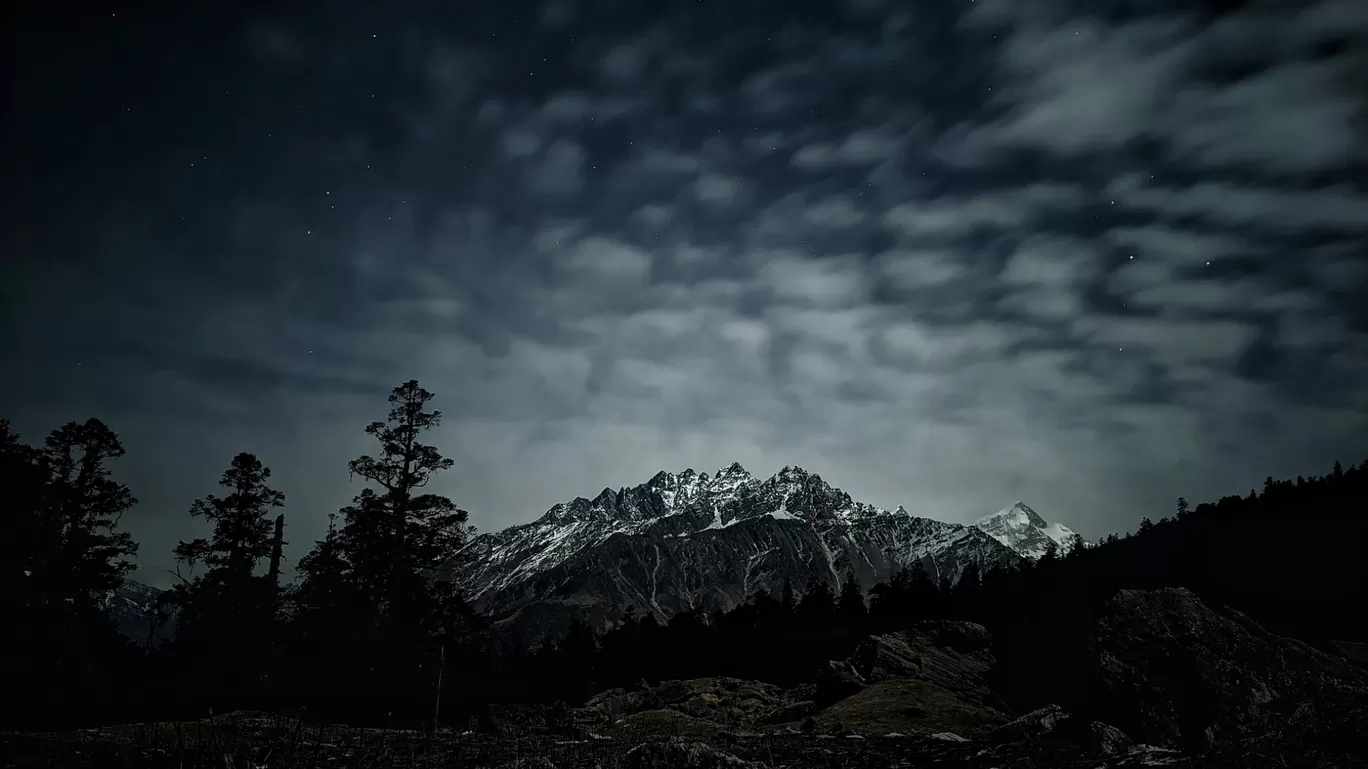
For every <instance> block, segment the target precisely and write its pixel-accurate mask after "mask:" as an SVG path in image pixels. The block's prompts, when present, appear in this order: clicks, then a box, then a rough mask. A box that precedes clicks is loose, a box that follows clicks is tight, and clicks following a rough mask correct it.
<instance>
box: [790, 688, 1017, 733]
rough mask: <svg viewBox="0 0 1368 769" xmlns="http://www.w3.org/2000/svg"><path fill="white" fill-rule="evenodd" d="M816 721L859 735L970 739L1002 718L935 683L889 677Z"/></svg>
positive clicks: (843, 702)
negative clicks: (950, 735)
mask: <svg viewBox="0 0 1368 769" xmlns="http://www.w3.org/2000/svg"><path fill="white" fill-rule="evenodd" d="M816 720H817V724H818V725H819V726H821V727H823V728H825V729H831V728H833V727H835V726H836V725H837V724H839V725H840V726H841V727H842V728H844V729H847V730H849V731H852V732H855V733H857V734H864V735H881V734H887V733H889V732H899V733H902V734H907V735H918V734H921V735H924V734H933V733H935V732H954V733H955V734H958V735H960V736H962V737H974V736H977V735H981V734H984V733H986V732H987V731H988V730H990V729H992V728H993V727H994V726H997V725H998V724H1001V723H1003V722H1004V721H1005V720H1006V719H1005V718H1004V717H1003V716H1002V714H1000V713H997V712H996V711H993V710H989V709H986V708H984V707H983V706H981V705H977V704H975V703H972V702H969V701H967V700H965V699H963V698H961V697H959V696H958V695H956V694H955V693H954V692H951V691H949V690H947V689H943V688H941V687H939V686H936V685H935V684H932V683H928V682H926V681H919V680H915V679H909V678H890V679H887V680H884V681H880V682H879V683H877V684H873V685H872V686H869V687H866V688H865V689H864V690H863V691H861V692H859V693H858V694H855V695H854V696H851V697H847V698H846V699H844V700H841V701H840V702H838V703H836V704H835V705H832V706H831V707H829V708H827V709H826V710H823V711H822V712H821V713H819V714H817V719H816Z"/></svg>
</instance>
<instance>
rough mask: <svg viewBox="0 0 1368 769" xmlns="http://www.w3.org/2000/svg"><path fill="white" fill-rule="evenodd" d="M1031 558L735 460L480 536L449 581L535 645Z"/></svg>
mask: <svg viewBox="0 0 1368 769" xmlns="http://www.w3.org/2000/svg"><path fill="white" fill-rule="evenodd" d="M1019 561H1020V556H1018V555H1017V554H1016V553H1015V552H1014V551H1013V550H1012V549H1010V548H1009V547H1007V546H1004V545H1003V544H1002V543H1000V542H999V541H997V540H996V539H994V538H993V537H991V536H989V535H988V534H986V533H985V532H983V531H980V530H978V529H975V528H974V527H972V526H964V525H961V524H952V523H945V522H942V521H935V520H931V519H928V518H918V517H915V516H913V515H911V514H909V513H908V512H907V511H906V510H904V509H903V508H901V507H899V508H898V509H897V510H896V511H895V512H890V511H888V510H884V509H881V508H877V507H874V506H873V505H868V504H864V503H859V502H855V501H853V500H852V499H851V497H850V495H849V494H847V493H845V492H844V491H841V490H840V489H837V488H833V487H832V486H831V485H829V484H828V483H827V482H826V481H824V480H823V479H822V478H821V476H819V475H817V474H815V473H810V472H808V471H807V470H804V469H803V468H800V467H791V466H790V467H785V468H783V469H782V470H780V471H779V472H778V473H776V474H775V475H773V476H772V477H770V478H768V479H765V480H760V479H758V478H756V477H755V476H753V475H751V474H750V473H749V472H747V471H746V469H745V468H743V467H742V466H741V465H740V464H739V463H733V464H731V465H729V466H727V467H723V468H722V469H720V470H718V472H717V474H716V475H714V476H711V477H710V476H709V475H708V474H707V473H695V472H694V471H692V470H685V471H684V472H682V473H672V472H667V471H661V472H658V473H656V474H655V475H654V476H652V477H651V479H650V480H649V481H647V482H646V483H644V484H642V485H640V486H636V487H630V488H623V489H620V490H618V491H613V490H611V489H605V490H604V491H602V492H600V493H599V495H598V496H597V497H595V498H594V499H592V500H589V499H585V498H583V497H580V498H577V499H575V500H573V501H571V502H568V503H562V504H559V505H556V506H554V507H552V508H551V509H550V510H549V511H547V513H546V514H545V515H543V516H542V517H541V518H539V519H537V520H536V521H533V522H532V523H528V524H524V525H521V526H514V527H511V528H508V529H505V530H503V531H500V532H496V533H492V534H482V535H480V536H478V537H475V538H474V539H473V540H471V542H470V543H469V544H468V545H467V546H466V547H465V548H463V549H462V550H461V551H460V552H459V553H456V554H454V556H453V558H452V559H451V562H450V573H451V576H452V577H453V578H454V579H455V580H456V582H457V583H458V584H459V585H460V586H461V588H462V590H463V592H464V593H465V596H466V598H467V600H470V601H471V602H472V603H473V604H474V605H475V606H476V607H477V608H479V609H482V610H484V611H486V612H489V613H490V614H492V615H494V616H495V618H496V620H499V621H501V619H506V620H508V621H509V622H511V623H513V625H514V626H516V633H517V634H518V635H519V636H520V637H522V638H523V639H524V640H529V641H535V640H537V639H538V638H540V637H542V636H544V635H547V634H554V633H555V632H561V631H563V630H564V629H565V627H566V626H568V623H569V621H570V619H572V618H575V617H578V618H580V619H585V620H587V621H590V623H591V624H592V625H594V626H596V627H606V626H608V625H609V624H610V623H611V622H612V621H613V618H614V617H615V616H617V615H618V614H619V613H620V612H622V611H624V610H626V609H627V608H628V607H633V608H635V610H636V611H637V612H638V613H647V614H652V615H654V616H656V617H657V619H661V620H664V619H667V618H668V617H669V616H670V615H672V614H673V613H674V612H676V611H679V610H681V609H683V608H688V607H697V606H703V607H705V608H707V609H708V610H709V611H711V610H714V609H729V608H731V607H733V606H736V605H737V604H739V603H742V602H744V601H746V600H749V599H750V598H752V597H753V596H754V595H755V594H756V593H757V592H759V591H762V590H763V591H768V592H771V593H773V592H775V591H777V590H779V589H781V588H782V586H783V584H784V582H785V581H786V580H790V581H792V582H793V583H794V584H799V585H802V584H806V582H807V581H808V579H809V578H810V577H812V576H814V575H815V576H817V577H818V578H819V579H821V580H823V581H825V582H827V583H828V584H829V585H830V587H832V588H833V589H837V588H839V586H840V584H841V582H842V581H843V580H844V579H845V578H846V576H847V575H852V574H853V575H854V576H855V577H856V580H857V582H858V583H859V584H860V585H861V587H863V588H865V589H868V588H869V587H872V586H873V585H874V584H877V583H878V582H884V581H887V580H888V579H890V578H891V577H892V576H893V575H894V574H895V573H897V572H898V571H899V570H901V569H903V568H906V567H908V566H910V565H911V564H913V563H915V562H921V563H922V564H923V565H924V566H925V567H926V569H927V571H928V572H930V573H931V574H932V576H933V578H935V579H937V580H940V579H944V580H947V581H949V582H952V583H953V582H954V581H956V580H958V579H959V576H960V574H961V573H963V571H964V568H965V567H966V566H967V565H969V564H971V563H972V564H975V565H976V566H977V567H978V568H979V569H980V570H988V569H992V568H997V567H1000V566H1004V565H1008V564H1012V563H1017V562H1019Z"/></svg>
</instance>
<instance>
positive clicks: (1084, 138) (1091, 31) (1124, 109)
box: [946, 0, 1364, 175]
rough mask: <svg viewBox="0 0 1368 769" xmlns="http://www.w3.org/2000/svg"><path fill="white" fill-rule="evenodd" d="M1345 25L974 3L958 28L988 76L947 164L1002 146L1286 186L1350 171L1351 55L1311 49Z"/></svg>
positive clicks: (1308, 13)
mask: <svg viewBox="0 0 1368 769" xmlns="http://www.w3.org/2000/svg"><path fill="white" fill-rule="evenodd" d="M1146 10H1148V11H1149V12H1148V13H1146V12H1145V11H1146ZM1354 13H1355V12H1352V11H1348V10H1347V7H1346V4H1345V3H1343V2H1338V0H1324V1H1322V2H1319V3H1313V4H1311V5H1309V6H1307V7H1305V8H1303V9H1301V11H1300V12H1299V13H1293V14H1287V13H1283V12H1280V11H1274V10H1273V9H1271V8H1269V7H1262V6H1257V5H1255V6H1246V7H1244V8H1242V9H1240V10H1238V11H1234V12H1232V13H1230V14H1227V15H1226V16H1225V17H1224V18H1223V19H1221V20H1219V21H1218V22H1217V23H1214V24H1213V23H1210V22H1209V21H1206V22H1204V21H1203V20H1199V19H1198V18H1196V17H1195V16H1194V15H1193V14H1192V12H1191V10H1190V9H1184V8H1176V7H1175V8H1170V9H1167V10H1162V9H1160V8H1158V7H1156V8H1155V9H1153V10H1150V9H1133V10H1132V11H1131V12H1130V13H1128V14H1127V15H1126V16H1124V17H1123V19H1124V20H1122V21H1104V20H1103V18H1101V17H1096V16H1093V17H1087V16H1083V15H1075V14H1072V13H1070V12H1069V8H1068V4H1066V3H1054V2H1051V3H1035V4H1031V5H1029V6H1028V5H1019V4H1013V3H1009V2H1006V1H1005V0H982V2H977V3H975V5H974V8H973V9H972V10H971V11H970V12H969V14H967V16H966V19H965V26H966V28H967V29H968V30H969V31H971V32H974V33H977V34H979V35H981V36H983V37H984V38H986V37H987V34H988V32H993V33H995V36H994V37H992V39H991V40H985V42H986V43H989V44H996V45H997V47H998V49H999V50H998V55H997V62H996V64H997V67H996V72H995V77H994V78H993V79H992V80H991V82H992V85H989V86H988V88H989V89H991V90H989V91H988V93H989V94H990V96H989V97H988V98H986V100H985V107H986V108H987V109H985V110H984V112H983V116H982V118H980V119H977V120H974V121H970V122H968V123H966V124H965V125H962V126H961V127H960V129H959V131H957V133H956V135H955V137H954V139H953V141H952V144H951V146H950V147H949V148H948V149H947V150H946V152H947V156H948V157H957V158H959V159H961V160H969V161H972V162H987V161H986V157H987V155H990V154H992V153H995V152H998V151H1001V150H1003V149H1009V148H1012V147H1039V148H1043V149H1047V150H1049V151H1051V152H1055V153H1059V154H1063V155H1084V154H1088V153H1100V152H1106V151H1114V150H1118V149H1121V148H1124V147H1128V146H1131V145H1134V144H1136V143H1139V142H1153V143H1155V144H1156V145H1157V146H1158V148H1159V149H1160V150H1161V151H1162V152H1164V153H1166V154H1167V155H1168V157H1170V158H1171V159H1173V160H1177V161H1184V162H1188V163H1191V164H1194V165H1197V166H1200V167H1206V168H1211V169H1231V168H1237V167H1241V166H1243V165H1247V164H1255V165H1258V166H1260V167H1262V168H1264V169H1266V170H1268V171H1270V172H1274V173H1280V174H1289V175H1299V174H1313V173H1317V172H1323V171H1334V170H1337V169H1339V168H1342V167H1344V166H1345V165H1346V164H1352V163H1357V162H1361V161H1362V160H1363V159H1364V155H1363V145H1362V142H1361V141H1360V139H1359V130H1358V128H1357V127H1356V121H1357V118H1358V115H1359V114H1360V111H1361V99H1360V97H1359V96H1358V93H1359V91H1361V89H1362V87H1363V85H1364V82H1363V78H1362V76H1361V75H1360V74H1359V73H1361V72H1362V66H1361V65H1362V62H1361V61H1359V60H1358V59H1360V58H1361V56H1360V55H1359V54H1356V53H1355V52H1354V51H1353V49H1352V47H1349V48H1345V49H1343V50H1340V51H1335V49H1333V48H1325V47H1324V46H1327V45H1329V46H1334V45H1335V44H1336V43H1337V42H1338V41H1341V40H1343V39H1344V34H1345V28H1344V27H1337V26H1335V25H1332V24H1327V23H1326V20H1327V19H1330V18H1336V19H1340V20H1348V19H1350V17H1351V16H1352V15H1353V14H1354ZM1360 13H1361V12H1360ZM999 38H1000V40H999ZM1318 51H1328V52H1329V53H1325V54H1323V55H1318V54H1317V52H1318ZM1313 136H1314V137H1316V139H1315V140H1314V141H1309V140H1308V137H1313Z"/></svg>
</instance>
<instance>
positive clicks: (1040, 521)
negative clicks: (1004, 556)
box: [974, 502, 1086, 561]
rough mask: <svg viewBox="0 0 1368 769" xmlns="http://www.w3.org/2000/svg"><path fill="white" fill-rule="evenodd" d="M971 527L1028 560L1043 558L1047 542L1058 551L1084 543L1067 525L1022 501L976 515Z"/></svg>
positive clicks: (1066, 552) (1061, 551) (1060, 553)
mask: <svg viewBox="0 0 1368 769" xmlns="http://www.w3.org/2000/svg"><path fill="white" fill-rule="evenodd" d="M974 527H975V528H977V529H979V530H980V531H982V532H983V533H985V534H987V535H988V536H990V537H992V538H993V539H996V540H997V541H998V542H1001V543H1002V544H1004V545H1006V546H1007V547H1009V548H1011V549H1012V551H1013V552H1015V553H1016V554H1018V555H1020V556H1021V557H1023V558H1029V559H1030V560H1032V561H1038V560H1040V559H1041V558H1043V557H1044V556H1045V553H1046V552H1047V551H1048V549H1049V547H1050V545H1051V544H1053V545H1054V546H1055V548H1056V549H1057V551H1058V553H1059V555H1066V554H1068V553H1069V552H1071V551H1073V549H1074V548H1075V547H1080V546H1083V545H1085V544H1086V543H1085V542H1084V541H1083V538H1082V537H1080V536H1079V535H1077V534H1075V533H1074V532H1073V531H1072V530H1070V529H1069V528H1068V527H1067V526H1064V525H1063V524H1059V523H1051V522H1049V521H1046V520H1045V519H1044V518H1041V517H1040V515H1039V514H1038V513H1037V512H1036V511H1034V510H1032V509H1031V508H1029V507H1027V506H1026V504H1025V503H1023V502H1017V503H1015V504H1013V505H1012V506H1011V507H1008V508H1004V509H1002V510H999V511H997V512H996V513H993V514H992V515H986V516H984V517H982V518H980V519H978V520H977V521H975V522H974Z"/></svg>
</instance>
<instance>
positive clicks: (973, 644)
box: [850, 620, 1006, 710]
mask: <svg viewBox="0 0 1368 769" xmlns="http://www.w3.org/2000/svg"><path fill="white" fill-rule="evenodd" d="M990 644H991V638H990V636H989V635H988V631H987V630H985V629H984V627H983V626H982V625H976V624H974V623H972V622H951V621H943V620H937V621H927V622H918V623H917V624H916V625H914V626H913V627H912V628H911V629H910V630H907V631H903V632H900V633H890V634H888V635H878V636H870V637H869V638H868V639H866V640H865V641H863V642H861V643H860V645H859V646H857V647H856V648H855V653H854V654H853V655H851V657H850V664H851V667H852V668H853V669H854V670H855V672H856V673H857V674H859V675H860V676H861V677H862V678H864V679H865V680H866V681H867V682H869V683H878V682H880V681H884V680H887V679H889V678H913V679H917V680H921V681H926V682H928V683H932V684H935V685H936V686H939V687H940V688H942V689H945V690H947V691H950V692H954V693H955V694H956V695H958V696H960V697H962V698H964V699H965V700H967V701H969V702H973V703H975V704H977V705H980V706H983V707H986V708H992V709H994V710H1005V709H1006V708H1005V705H1004V703H1003V702H1002V700H1001V698H1000V697H998V696H997V694H995V693H994V692H993V691H992V690H991V689H990V688H989V687H988V677H987V676H988V672H989V670H991V669H992V667H993V655H992V653H991V651H990Z"/></svg>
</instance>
